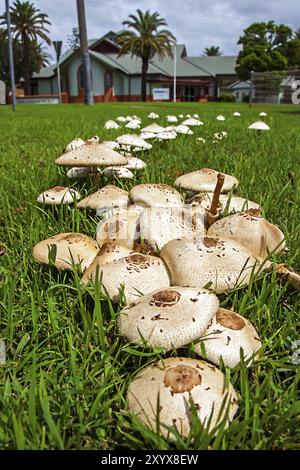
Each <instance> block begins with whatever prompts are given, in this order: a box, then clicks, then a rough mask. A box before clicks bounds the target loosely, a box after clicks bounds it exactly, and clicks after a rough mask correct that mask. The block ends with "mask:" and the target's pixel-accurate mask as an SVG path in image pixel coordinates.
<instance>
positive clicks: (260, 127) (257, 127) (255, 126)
mask: <svg viewBox="0 0 300 470" xmlns="http://www.w3.org/2000/svg"><path fill="white" fill-rule="evenodd" d="M248 129H252V130H254V131H258V132H261V131H269V130H270V127H269V126H268V124H266V123H265V122H263V121H255V122H253V123H252V124H251V125H250V126H249V127H248Z"/></svg>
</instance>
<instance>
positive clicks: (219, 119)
mask: <svg viewBox="0 0 300 470" xmlns="http://www.w3.org/2000/svg"><path fill="white" fill-rule="evenodd" d="M216 120H217V121H225V118H224V116H222V114H219V115H218V116H217V117H216Z"/></svg>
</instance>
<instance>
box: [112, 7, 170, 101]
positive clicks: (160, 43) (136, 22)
mask: <svg viewBox="0 0 300 470" xmlns="http://www.w3.org/2000/svg"><path fill="white" fill-rule="evenodd" d="M136 13H137V15H129V19H128V20H126V21H123V26H126V27H127V28H128V29H125V30H124V31H122V32H120V33H119V34H118V37H117V40H118V43H119V45H120V47H121V48H120V52H119V57H120V56H122V55H126V54H128V53H131V54H132V55H137V56H138V57H140V58H141V59H142V87H141V95H142V100H143V101H146V97H147V72H148V67H149V62H150V60H151V59H152V58H153V56H154V54H157V55H158V56H159V58H160V59H162V58H163V57H164V56H165V55H168V56H169V57H172V46H173V45H174V44H175V43H176V39H175V37H174V36H173V34H172V33H171V32H170V31H168V30H167V29H160V30H159V28H160V27H161V26H166V25H167V23H166V20H165V19H164V18H161V17H160V16H159V14H158V13H157V12H155V13H150V10H147V11H146V12H145V13H143V12H142V11H141V10H137V12H136Z"/></svg>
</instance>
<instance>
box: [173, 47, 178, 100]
mask: <svg viewBox="0 0 300 470" xmlns="http://www.w3.org/2000/svg"><path fill="white" fill-rule="evenodd" d="M176 51H177V49H176V44H175V45H174V83H173V101H174V103H176V59H177V57H176Z"/></svg>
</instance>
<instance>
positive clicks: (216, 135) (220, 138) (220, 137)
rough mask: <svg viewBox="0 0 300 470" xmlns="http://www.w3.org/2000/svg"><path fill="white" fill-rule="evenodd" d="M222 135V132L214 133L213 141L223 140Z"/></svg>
mask: <svg viewBox="0 0 300 470" xmlns="http://www.w3.org/2000/svg"><path fill="white" fill-rule="evenodd" d="M223 137H224V136H223V133H222V132H216V133H215V134H214V139H218V140H222V139H223Z"/></svg>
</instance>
